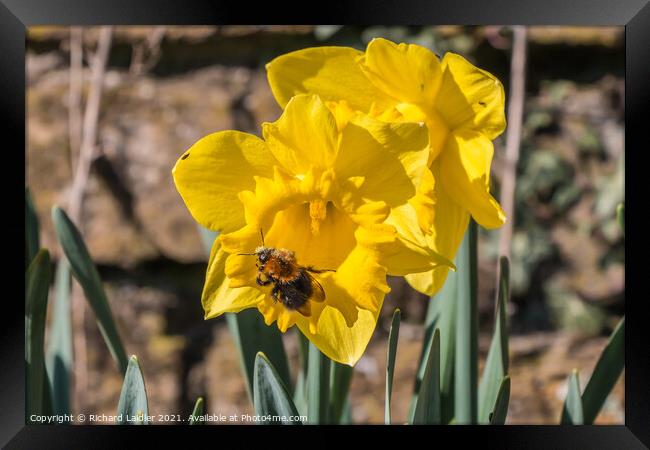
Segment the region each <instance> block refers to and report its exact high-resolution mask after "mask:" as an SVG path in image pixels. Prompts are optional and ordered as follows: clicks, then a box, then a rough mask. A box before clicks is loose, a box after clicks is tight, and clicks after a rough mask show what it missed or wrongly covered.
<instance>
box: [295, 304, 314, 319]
mask: <svg viewBox="0 0 650 450" xmlns="http://www.w3.org/2000/svg"><path fill="white" fill-rule="evenodd" d="M296 311H298V312H299V313H300V314H302V315H303V316H305V317H310V316H311V303H309V302H308V301H307V302H305V303H303V304H302V306H300V307H299V308H296Z"/></svg>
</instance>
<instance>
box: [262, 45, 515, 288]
mask: <svg viewBox="0 0 650 450" xmlns="http://www.w3.org/2000/svg"><path fill="white" fill-rule="evenodd" d="M267 73H268V79H269V83H270V85H271V89H272V91H273V94H274V95H275V98H276V100H277V101H278V103H279V104H280V105H281V106H282V107H284V106H285V105H286V104H287V102H288V101H289V99H290V98H291V97H292V96H294V95H297V94H304V93H314V94H318V95H320V96H321V97H322V98H323V100H324V101H326V102H329V103H328V104H330V105H331V107H332V108H333V109H337V110H341V111H348V113H347V115H348V116H349V117H352V116H353V114H354V113H355V112H357V111H361V112H364V113H368V114H369V115H371V116H373V117H375V118H377V119H379V120H382V121H386V122H393V123H400V122H418V123H423V124H426V126H427V129H428V133H429V144H430V145H429V155H428V159H427V162H426V166H427V167H426V170H425V171H424V172H423V175H422V178H421V179H420V182H419V184H418V186H417V189H416V194H415V195H414V196H413V198H411V199H410V201H409V203H408V205H402V206H401V207H399V208H396V209H394V210H393V211H392V214H391V217H390V218H389V219H388V222H389V223H393V224H394V225H395V226H396V227H397V229H398V231H399V233H400V234H402V235H408V236H410V239H411V240H412V241H413V242H417V243H418V244H419V245H423V246H428V247H429V248H431V249H433V250H435V251H436V252H437V253H439V254H442V255H443V256H445V257H446V258H448V259H452V258H453V257H454V255H455V253H456V251H457V249H458V247H459V245H460V242H461V240H462V237H463V235H464V233H465V230H466V228H467V225H468V223H469V218H470V215H471V217H473V218H474V220H476V222H478V223H479V224H480V225H482V226H483V227H485V228H496V227H499V226H501V225H502V224H503V223H504V222H505V220H506V218H505V214H504V212H503V210H502V209H501V207H500V206H499V203H498V202H497V201H496V200H495V199H494V198H493V197H492V195H491V194H490V165H491V162H492V156H493V153H494V147H493V144H492V140H493V139H495V138H496V137H497V136H498V135H499V134H501V133H502V132H503V130H504V129H505V115H504V97H505V96H504V91H503V86H502V85H501V83H500V82H499V80H498V79H497V78H495V77H494V76H493V75H491V74H490V73H488V72H486V71H484V70H481V69H479V68H477V67H475V66H473V65H472V64H471V63H469V62H468V61H467V60H466V59H465V58H463V57H462V56H460V55H457V54H454V53H447V54H445V55H444V57H443V58H442V61H440V60H439V59H438V57H437V56H436V55H435V54H434V53H433V52H431V51H430V50H428V49H426V48H424V47H421V46H418V45H412V44H410V45H409V44H399V45H398V44H395V43H393V42H390V41H387V40H385V39H374V40H372V41H371V42H370V43H369V44H368V47H367V49H366V51H365V53H364V52H361V51H358V50H355V49H353V48H348V47H316V48H308V49H304V50H299V51H296V52H292V53H288V54H285V55H282V56H280V57H278V58H276V59H274V60H273V61H271V62H270V63H269V64H268V65H267ZM341 116H343V114H341ZM410 209H413V210H415V215H416V217H417V219H416V220H417V226H415V227H414V226H413V224H412V222H410V221H409V217H411V216H412V215H413V212H412V211H410ZM448 269H449V268H448V267H447V266H438V267H437V268H434V269H432V270H430V271H427V272H419V273H415V274H410V275H407V276H406V279H407V280H408V281H409V283H410V284H411V285H412V286H413V287H415V288H416V289H418V290H419V291H421V292H424V293H427V294H433V293H435V292H436V291H437V290H438V289H440V287H442V285H443V283H444V281H445V279H446V277H447V273H448Z"/></svg>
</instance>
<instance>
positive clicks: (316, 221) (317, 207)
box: [309, 199, 327, 236]
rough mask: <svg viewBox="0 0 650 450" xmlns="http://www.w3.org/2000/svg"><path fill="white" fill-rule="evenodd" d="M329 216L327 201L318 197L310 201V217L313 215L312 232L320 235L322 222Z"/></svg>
mask: <svg viewBox="0 0 650 450" xmlns="http://www.w3.org/2000/svg"><path fill="white" fill-rule="evenodd" d="M326 216H327V207H326V205H325V203H324V202H323V201H322V200H320V199H318V200H312V201H310V202H309V217H311V234H313V235H314V236H318V234H319V233H320V223H321V222H322V221H323V220H325V217H326Z"/></svg>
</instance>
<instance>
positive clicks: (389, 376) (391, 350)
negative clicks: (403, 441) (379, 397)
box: [384, 309, 402, 425]
mask: <svg viewBox="0 0 650 450" xmlns="http://www.w3.org/2000/svg"><path fill="white" fill-rule="evenodd" d="M401 316H402V313H401V312H400V310H399V309H396V310H395V312H394V313H393V320H392V322H391V324H390V332H389V333H388V354H387V355H386V397H385V403H384V423H385V424H386V425H390V400H391V396H392V395H393V374H394V373H395V357H396V356H397V339H398V337H399V324H400V319H401Z"/></svg>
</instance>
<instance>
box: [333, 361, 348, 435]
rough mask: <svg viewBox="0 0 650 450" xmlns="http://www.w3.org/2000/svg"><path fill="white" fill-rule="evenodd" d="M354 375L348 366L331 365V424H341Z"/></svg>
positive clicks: (335, 363) (334, 363)
mask: <svg viewBox="0 0 650 450" xmlns="http://www.w3.org/2000/svg"><path fill="white" fill-rule="evenodd" d="M353 373H354V369H353V368H352V367H350V366H348V365H347V364H339V363H337V362H336V361H331V363H330V414H329V420H330V423H333V424H339V423H341V419H342V418H343V413H344V412H345V405H346V403H347V400H348V393H349V392H350V383H351V382H352V375H353Z"/></svg>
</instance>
